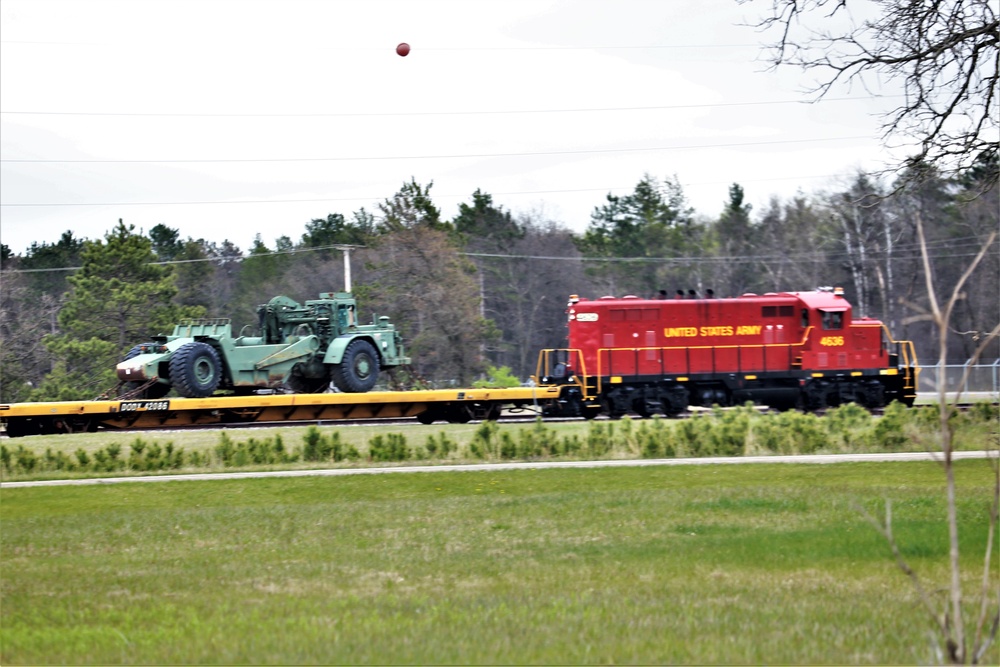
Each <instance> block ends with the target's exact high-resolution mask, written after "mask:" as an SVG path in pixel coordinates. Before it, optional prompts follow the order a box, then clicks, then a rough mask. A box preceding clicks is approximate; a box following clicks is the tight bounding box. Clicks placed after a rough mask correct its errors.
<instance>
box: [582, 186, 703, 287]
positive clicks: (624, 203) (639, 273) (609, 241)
mask: <svg viewBox="0 0 1000 667" xmlns="http://www.w3.org/2000/svg"><path fill="white" fill-rule="evenodd" d="M692 214H693V210H692V209H691V208H690V207H689V206H688V205H687V201H686V198H685V197H684V191H683V189H682V188H681V186H680V184H679V183H678V182H677V181H676V179H674V180H669V179H668V180H667V181H666V182H665V183H663V184H661V183H660V182H659V181H658V180H657V179H656V178H653V177H651V176H649V175H648V174H647V175H646V176H644V177H643V179H642V180H641V181H639V183H638V184H637V185H636V186H635V189H634V190H633V192H632V194H629V195H625V196H623V197H619V196H617V195H612V194H608V196H607V204H605V205H604V206H601V207H598V208H595V209H594V212H593V213H592V214H591V222H590V226H589V227H588V228H587V231H586V232H585V233H584V235H583V237H582V238H581V239H579V240H578V241H577V247H578V248H579V249H580V251H581V252H582V253H583V255H584V256H585V257H588V258H592V259H599V258H606V259H608V260H612V261H608V262H607V263H601V262H594V263H591V264H590V265H589V268H588V273H590V275H591V276H592V277H593V278H594V279H595V281H597V282H598V283H599V284H600V285H601V286H602V287H603V288H604V290H605V291H606V293H609V294H615V295H618V296H621V295H623V294H636V295H641V296H647V297H650V296H653V295H655V294H657V293H658V292H659V291H660V290H662V289H667V288H668V287H669V286H670V284H671V283H673V284H674V285H675V286H677V287H681V286H686V287H688V288H692V287H698V288H699V289H700V287H701V284H700V283H701V280H700V278H699V276H697V275H696V274H695V275H692V268H691V266H692V265H691V263H690V262H688V261H686V260H687V259H688V258H690V257H691V256H692V255H693V254H694V253H695V251H696V247H697V246H696V241H697V236H698V234H697V231H698V230H696V228H695V224H694V221H693V218H692ZM671 258H674V261H671Z"/></svg>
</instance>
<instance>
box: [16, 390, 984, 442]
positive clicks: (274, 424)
mask: <svg viewBox="0 0 1000 667" xmlns="http://www.w3.org/2000/svg"><path fill="white" fill-rule="evenodd" d="M981 402H982V401H975V402H973V401H968V402H961V403H958V404H957V405H955V406H954V407H955V408H956V409H958V410H960V411H963V412H964V411H967V410H969V409H971V408H972V406H974V405H976V404H977V403H981ZM991 404H992V405H993V406H1000V401H997V400H994V401H992V402H991ZM933 407H935V405H933V404H919V405H915V406H913V409H917V410H926V409H929V408H933ZM720 409H721V410H723V411H730V410H736V409H738V408H720ZM758 410H759V411H760V412H761V413H767V412H772V413H774V412H777V411H776V410H772V409H770V408H768V407H767V406H758ZM711 411H712V408H698V407H696V408H693V409H691V410H689V411H686V412H683V413H681V414H680V415H677V416H676V417H672V418H669V419H689V418H691V417H694V416H696V415H704V414H706V413H709V412H711ZM826 412H827V410H820V411H817V412H815V413H813V414H816V415H818V416H823V415H824V414H826ZM869 412H871V413H872V415H874V416H876V417H880V416H882V415H883V413H884V412H885V409H884V408H875V409H870V410H869ZM539 416H540V413H539V412H535V411H534V410H532V409H529V408H523V409H520V410H518V411H516V412H507V413H505V414H502V415H501V416H500V418H499V419H497V420H495V421H497V422H498V423H501V424H530V423H532V422H534V421H535V420H536V419H537V418H538V417H539ZM628 417H630V418H632V419H639V420H641V419H643V418H642V417H640V416H638V415H632V414H630V415H628ZM661 418H662V419H668V418H667V417H662V416H661ZM483 421H484V420H481V419H473V420H469V421H468V422H466V423H469V424H480V423H482V422H483ZM545 421H546V422H552V423H557V422H579V421H587V420H585V419H584V418H583V417H545ZM590 421H618V420H617V419H612V418H611V417H608V416H607V415H600V416H598V417H596V418H595V419H592V420H590ZM445 423H447V422H444V421H440V422H435V423H434V424H432V425H431V426H439V425H441V424H445ZM423 425H424V424H421V423H420V422H419V421H417V419H416V418H415V417H390V418H382V419H374V418H373V419H347V420H336V419H315V420H290V421H268V422H253V421H247V422H226V423H208V424H185V425H177V426H171V427H167V428H162V429H157V430H158V431H159V432H162V433H170V432H180V431H213V430H216V431H221V430H231V429H266V428H287V427H289V426H320V427H323V426H343V427H351V426H385V427H394V428H395V427H408V426H423ZM149 430H150V429H148V428H128V427H124V428H115V429H106V432H115V433H139V432H146V431H149ZM0 438H2V439H5V440H6V439H8V436H7V433H6V431H5V430H0Z"/></svg>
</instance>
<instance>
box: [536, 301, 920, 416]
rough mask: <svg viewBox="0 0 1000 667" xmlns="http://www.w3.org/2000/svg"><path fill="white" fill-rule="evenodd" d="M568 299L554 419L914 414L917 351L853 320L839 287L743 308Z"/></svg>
mask: <svg viewBox="0 0 1000 667" xmlns="http://www.w3.org/2000/svg"><path fill="white" fill-rule="evenodd" d="M678 295H679V296H678V297H677V298H672V299H670V298H668V299H664V298H660V299H641V298H639V297H636V296H625V297H622V298H615V297H601V298H599V299H595V300H588V299H582V298H580V297H578V296H576V295H573V296H571V297H570V300H569V304H568V306H567V309H566V313H567V327H568V347H567V348H564V349H558V350H544V351H542V354H541V356H540V358H539V367H538V378H539V382H540V384H542V385H551V384H559V385H564V387H565V389H564V390H563V391H562V392H561V398H560V401H559V402H558V404H557V405H554V406H552V407H550V409H549V413H550V414H553V415H556V414H567V415H582V416H584V417H591V418H592V417H595V416H597V415H598V414H600V413H602V412H605V413H607V414H609V415H610V416H612V417H620V416H621V415H623V414H625V413H626V412H635V413H637V414H639V415H641V416H649V415H651V414H654V413H660V414H664V415H667V416H676V415H678V414H680V413H681V412H684V411H685V410H687V409H688V407H689V406H692V405H695V406H706V407H707V406H712V405H720V406H730V405H738V404H742V403H744V402H747V401H752V402H754V403H758V404H763V405H768V406H770V407H773V408H776V409H791V408H800V409H804V410H821V409H823V408H826V407H828V406H836V405H840V404H842V403H848V402H856V403H859V404H861V405H863V406H865V407H869V408H878V407H882V406H884V405H886V404H887V403H889V402H890V401H893V400H896V401H901V402H902V403H904V404H906V405H908V406H909V405H912V404H913V401H914V399H915V397H916V386H917V374H918V373H919V368H918V367H917V365H916V355H915V354H914V348H913V343H912V342H911V341H896V340H893V339H892V337H891V335H890V334H889V331H888V329H887V328H886V326H885V325H884V324H883V323H882V322H880V321H878V320H875V319H871V318H867V317H860V318H854V317H853V312H852V307H851V304H850V303H849V302H848V301H847V300H846V299H845V298H844V295H843V290H842V289H840V288H836V289H832V288H821V289H819V290H817V291H815V292H782V293H771V294H764V295H756V294H745V295H743V296H740V297H736V298H699V297H697V296H696V295H694V294H693V293H688V294H684V293H682V292H678Z"/></svg>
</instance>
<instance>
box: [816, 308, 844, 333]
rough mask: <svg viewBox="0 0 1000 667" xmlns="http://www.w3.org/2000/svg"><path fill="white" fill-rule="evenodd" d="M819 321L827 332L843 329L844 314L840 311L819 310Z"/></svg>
mask: <svg viewBox="0 0 1000 667" xmlns="http://www.w3.org/2000/svg"><path fill="white" fill-rule="evenodd" d="M819 312H820V321H821V322H822V323H823V328H824V329H827V330H831V329H843V328H844V313H843V311H840V310H821V311H819Z"/></svg>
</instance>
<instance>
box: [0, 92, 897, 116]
mask: <svg viewBox="0 0 1000 667" xmlns="http://www.w3.org/2000/svg"><path fill="white" fill-rule="evenodd" d="M899 97H903V96H902V95H891V96H877V97H876V96H869V97H868V98H865V99H892V98H899ZM859 99H860V98H857V97H830V98H823V101H824V102H856V101H858V100H859ZM812 103H813V102H812V101H811V100H802V99H796V100H770V101H750V102H718V103H713V104H669V105H655V106H634V107H589V108H567V109H507V110H504V109H485V110H467V111H377V112H309V113H199V112H182V113H166V112H163V113H161V112H125V111H122V112H118V111H0V115H10V116H15V115H16V116H98V117H102V116H107V117H137V118H156V117H163V118H355V117H364V118H369V117H370V118H380V117H400V116H479V115H513V114H550V113H594V112H608V111H664V110H669V109H715V108H720V107H743V106H766V105H780V104H812Z"/></svg>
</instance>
